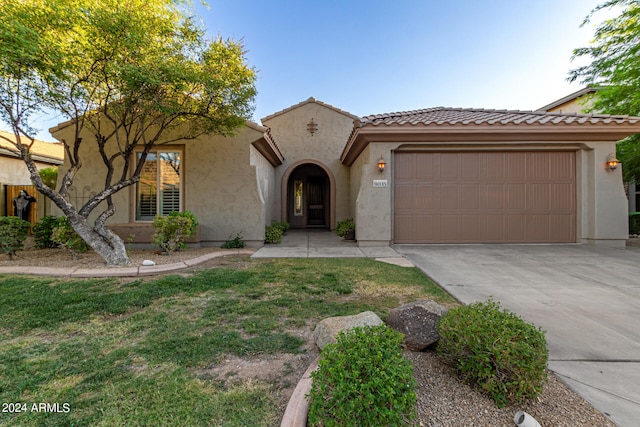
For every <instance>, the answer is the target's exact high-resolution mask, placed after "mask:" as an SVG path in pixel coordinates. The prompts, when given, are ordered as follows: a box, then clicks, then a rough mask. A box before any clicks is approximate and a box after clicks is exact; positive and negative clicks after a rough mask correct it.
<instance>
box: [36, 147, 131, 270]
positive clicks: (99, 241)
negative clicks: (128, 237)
mask: <svg viewBox="0 0 640 427" xmlns="http://www.w3.org/2000/svg"><path fill="white" fill-rule="evenodd" d="M25 157H26V158H24V161H25V163H26V165H27V168H28V169H29V171H30V174H31V182H33V185H35V187H36V188H37V189H38V191H39V192H41V193H42V194H44V195H45V196H47V197H49V198H50V199H51V200H52V201H53V203H55V205H56V206H57V207H59V208H60V210H62V212H63V213H64V215H65V216H66V217H67V218H69V222H71V226H72V227H73V229H74V230H75V231H76V233H78V235H80V237H81V238H82V239H83V240H84V241H85V242H87V244H88V245H89V246H91V248H92V249H93V250H94V251H95V252H96V253H97V254H98V255H100V256H101V257H102V258H103V259H104V260H105V262H106V263H107V265H108V266H110V267H117V266H124V265H128V264H129V257H128V256H127V248H126V247H125V245H124V241H123V240H122V239H121V238H120V237H119V236H118V235H117V234H115V233H114V232H112V231H111V230H109V229H108V228H106V227H105V226H104V221H105V220H106V219H107V218H108V217H109V216H111V215H112V214H113V211H111V212H109V211H107V212H105V213H103V214H102V215H100V216H99V217H98V219H97V220H96V223H95V225H94V227H91V225H89V222H88V221H87V218H86V217H85V216H83V215H80V214H79V213H78V211H77V209H76V208H75V206H73V205H72V204H71V203H70V202H69V201H68V200H67V199H65V198H64V196H63V195H62V194H60V193H59V192H57V191H55V190H53V189H51V188H50V187H48V186H46V185H45V184H44V183H43V182H42V178H40V175H39V174H38V169H37V168H36V166H35V164H34V163H33V161H32V160H31V158H30V156H25Z"/></svg>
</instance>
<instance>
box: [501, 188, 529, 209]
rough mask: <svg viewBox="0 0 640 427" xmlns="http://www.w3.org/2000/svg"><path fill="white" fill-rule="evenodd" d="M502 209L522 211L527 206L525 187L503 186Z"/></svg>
mask: <svg viewBox="0 0 640 427" xmlns="http://www.w3.org/2000/svg"><path fill="white" fill-rule="evenodd" d="M505 190H506V193H505V200H504V204H505V206H504V208H505V209H506V210H516V211H522V210H524V209H526V205H527V191H526V190H527V186H526V185H525V184H524V183H522V184H509V183H507V184H505Z"/></svg>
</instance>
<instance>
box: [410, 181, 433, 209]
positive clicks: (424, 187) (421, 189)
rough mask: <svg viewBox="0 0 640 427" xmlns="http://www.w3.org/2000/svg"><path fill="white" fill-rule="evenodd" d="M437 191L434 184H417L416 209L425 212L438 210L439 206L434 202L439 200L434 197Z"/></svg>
mask: <svg viewBox="0 0 640 427" xmlns="http://www.w3.org/2000/svg"><path fill="white" fill-rule="evenodd" d="M436 190H437V189H436V188H434V185H433V184H422V183H420V184H416V185H415V196H414V200H415V203H414V206H415V209H419V210H424V209H435V208H437V205H435V204H434V201H436V200H438V198H437V197H435V195H434V192H436Z"/></svg>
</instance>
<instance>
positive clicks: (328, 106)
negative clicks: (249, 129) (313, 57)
mask: <svg viewBox="0 0 640 427" xmlns="http://www.w3.org/2000/svg"><path fill="white" fill-rule="evenodd" d="M311 103H313V104H318V105H322V106H323V107H327V108H329V109H331V110H333V111H335V112H337V113H340V114H344V115H345V116H347V117H350V118H352V119H354V120H356V119H358V116H356V115H354V114H351V113H350V112H348V111H344V110H341V109H340V108H338V107H334V106H333V105H330V104H327V103H325V102H322V101H319V100H317V99H315V98H314V97H313V96H312V97H310V98H309V99H307V100H306V101H302V102H299V103H298V104H295V105H292V106H291V107H288V108H285V109H284V110H281V111H278V112H276V113H273V114H270V115H268V116H267V117H265V118H263V119H262V120H261V121H262V122H263V123H264V122H265V121H267V120H270V119H272V118H274V117H277V116H279V115H282V114H284V113H286V112H288V111H291V110H295V109H296V108H300V107H302V106H303V105H306V104H311Z"/></svg>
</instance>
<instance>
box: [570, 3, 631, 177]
mask: <svg viewBox="0 0 640 427" xmlns="http://www.w3.org/2000/svg"><path fill="white" fill-rule="evenodd" d="M608 8H616V9H619V10H620V14H619V15H617V16H616V17H614V18H611V19H608V20H605V21H604V22H602V23H601V24H600V25H599V26H598V27H597V28H596V30H595V34H594V39H593V42H592V43H591V46H589V47H582V48H578V49H575V50H574V52H573V58H574V59H575V58H579V57H587V58H590V59H591V60H592V61H591V63H590V64H589V65H585V66H582V67H578V68H576V69H574V70H572V71H571V72H570V73H569V80H570V81H576V80H578V81H580V82H581V83H583V84H590V85H598V86H600V88H599V90H598V92H597V94H596V95H594V97H593V104H592V105H591V106H590V108H589V109H588V110H587V112H599V113H605V114H624V115H633V116H638V115H640V2H638V0H609V1H606V2H605V3H603V4H601V5H599V6H597V7H596V8H595V9H594V10H592V11H591V13H590V14H589V15H588V16H587V17H586V18H585V21H584V23H583V25H586V24H588V23H590V22H591V20H592V19H593V18H594V16H595V15H596V14H597V13H598V12H600V11H602V10H603V9H608ZM617 155H618V158H619V159H620V160H621V161H622V162H623V171H624V178H625V180H635V181H636V182H638V181H640V137H639V136H638V135H634V136H631V137H629V138H626V139H624V140H623V141H620V142H619V143H618V149H617Z"/></svg>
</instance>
